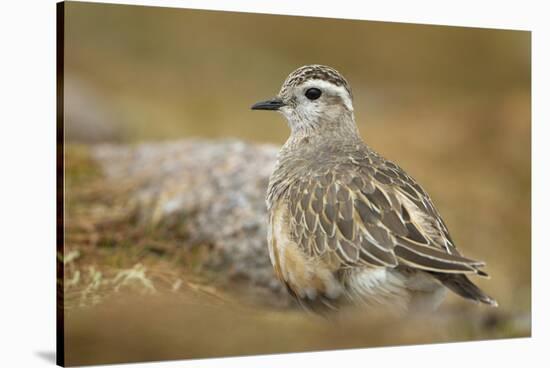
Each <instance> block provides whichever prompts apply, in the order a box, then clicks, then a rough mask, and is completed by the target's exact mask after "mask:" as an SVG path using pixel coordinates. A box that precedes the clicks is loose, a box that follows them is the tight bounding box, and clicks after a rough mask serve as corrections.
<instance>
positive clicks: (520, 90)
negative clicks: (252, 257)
mask: <svg viewBox="0 0 550 368" xmlns="http://www.w3.org/2000/svg"><path fill="white" fill-rule="evenodd" d="M65 14H66V18H65V86H66V94H65V113H66V126H65V128H66V139H67V140H66V142H67V143H68V145H67V147H68V150H67V160H68V165H69V166H68V169H69V170H77V171H78V170H80V171H82V170H81V168H78V169H75V168H76V167H77V166H78V165H88V164H89V163H88V161H87V160H86V159H85V158H84V159H83V158H82V157H83V156H85V154H82V152H83V150H84V151H85V149H86V147H87V146H88V145H89V144H92V143H98V142H104V141H109V142H118V143H130V144H134V143H138V142H144V141H158V140H171V139H180V138H186V137H207V138H227V137H235V138H239V139H243V140H246V141H250V142H268V143H274V144H277V145H280V144H282V143H283V142H284V141H285V139H286V138H287V136H288V133H289V132H288V128H287V126H286V123H285V122H284V120H283V118H282V117H281V116H280V115H278V114H268V113H258V112H252V111H250V109H249V107H250V106H251V105H252V104H253V103H254V102H256V101H258V100H262V99H265V98H269V97H271V96H274V95H275V94H276V93H277V92H278V90H279V88H280V86H281V84H282V82H283V80H284V79H285V78H286V76H287V75H288V74H289V73H290V72H291V71H293V70H294V69H295V68H297V67H299V66H301V65H304V64H311V63H319V64H325V65H330V66H333V67H334V68H336V69H337V70H339V71H340V72H342V73H343V74H344V76H345V77H346V78H347V80H348V81H349V82H350V84H351V86H352V89H353V93H354V106H355V115H356V120H357V123H358V126H359V130H360V132H361V134H362V136H363V138H364V139H365V141H366V142H367V143H368V144H369V145H370V146H372V147H373V148H374V149H375V150H377V151H378V152H380V153H381V154H382V155H383V156H385V157H387V158H389V159H391V160H394V161H396V162H398V163H399V164H400V165H401V166H402V167H404V168H405V169H406V170H407V171H408V172H409V173H410V174H411V175H412V176H414V177H415V178H416V179H417V180H418V181H419V182H420V183H422V185H423V186H424V187H425V188H426V189H427V191H428V192H430V193H431V196H432V198H433V199H434V200H435V202H436V204H437V206H438V208H439V210H440V212H441V213H442V215H443V216H444V218H445V220H446V222H447V224H448V226H449V228H450V229H451V232H452V233H453V238H454V240H455V242H456V243H457V245H458V247H459V248H460V249H461V250H463V252H464V253H465V254H466V255H468V256H469V257H471V258H476V259H483V260H486V261H487V264H488V268H487V271H488V272H489V273H490V274H491V276H492V279H491V280H479V282H478V283H479V284H480V286H482V288H484V289H485V290H487V291H488V292H489V293H490V294H491V295H492V296H494V297H495V298H496V299H497V300H499V303H500V304H501V308H499V310H500V312H498V313H501V314H502V315H505V316H506V317H509V316H513V318H516V319H518V318H519V319H520V320H522V321H524V320H526V321H527V322H526V324H523V325H522V326H523V327H521V328H518V327H513V328H512V327H510V325H509V324H508V325H506V328H505V329H504V330H502V331H498V332H495V333H492V334H486V333H480V334H477V333H473V332H472V333H470V332H468V333H466V334H464V333H458V334H454V335H453V334H451V336H446V338H444V339H443V340H445V339H453V338H454V339H460V338H468V336H469V337H471V338H487V337H506V336H529V335H530V308H531V302H530V301H531V262H530V259H531V232H530V223H531V220H530V213H531V204H530V201H531V189H530V188H531V179H530V178H531V167H530V152H531V141H530V135H531V127H530V121H531V95H530V89H531V57H530V55H531V34H530V33H529V32H525V31H509V30H494V29H476V28H461V27H445V26H429V25H413V24H400V23H389V22H370V21H356V20H336V19H320V18H309V17H295V16H275V15H260V14H245V13H232V12H213V11H200V10H185V9H171V8H154V7H143V6H121V5H106V4H91V3H71V2H69V3H67V4H66V13H65ZM75 162H76V163H75ZM71 165H72V166H71ZM80 171H79V172H80ZM69 176H70V173H69ZM69 179H70V177H69ZM78 185H79V186H85V185H86V184H83V182H78ZM72 188H75V187H74V186H73V187H71V186H69V188H68V192H67V196H70V195H71V190H73V189H72ZM77 190H78V189H74V191H75V192H76V191H77ZM74 213H75V214H74V216H78V211H77V212H74ZM70 215H71V214H70ZM70 245H71V244H66V246H70ZM95 259H96V260H97V259H99V260H100V261H99V262H98V263H101V256H98V258H95ZM454 303H460V302H459V301H455V302H454ZM458 305H462V304H458ZM157 307H158V306H157ZM76 313H88V312H76ZM205 313H206V312H205ZM214 314H216V315H217V313H214ZM76 316H78V314H77V315H76ZM71 318H72V317H71ZM74 318H75V319H76V320H78V317H74ZM90 318H92V317H90V316H89V315H85V316H82V318H81V319H80V323H79V322H75V324H74V325H73V326H75V327H74V329H75V330H74V331H76V332H74V334H76V335H73V336H80V337H82V339H84V340H82V341H83V342H82V344H81V345H78V344H76V343H75V346H76V345H78V346H79V347H74V349H73V350H74V351H75V352H76V351H78V352H79V354H81V355H80V357H83V356H86V354H85V352H84V351H85V348H84V346H85V343H86V341H87V340H86V338H85V336H86V334H87V332H86V326H87V325H86V323H87V322H86V321H87V320H89V319H90ZM98 318H99V317H98ZM124 318H129V317H127V316H124ZM292 318H298V317H296V316H293V317H292ZM510 318H512V317H510ZM277 321H279V320H277ZM263 322H265V321H263ZM271 322H273V321H271ZM271 322H269V323H271ZM170 323H172V322H170ZM265 323H267V322H265ZM269 323H268V324H269ZM278 324H279V322H276V323H274V325H278ZM300 326H301V327H303V326H302V325H300ZM69 327H70V326H69ZM264 327H265V326H264ZM272 327H273V326H271V328H272ZM348 327H349V326H348ZM143 328H146V327H143ZM266 328H268V327H266ZM289 328H290V327H289ZM291 331H292V329H291ZM308 331H309V333H313V332H312V330H311V329H310V330H308ZM291 335H293V336H294V334H293V333H291ZM277 336H279V335H277ZM283 336H286V335H285V334H283ZM431 336H433V335H429V334H428V337H426V338H425V339H424V340H422V339H420V340H414V339H413V340H406V341H404V342H405V343H407V342H410V341H416V342H429V341H442V340H441V339H439V340H438V339H437V338H435V340H430V337H431ZM332 337H333V336H332V335H331V338H332ZM237 340H238V339H237ZM74 341H81V340H78V339H77V338H75V340H74ZM308 341H309V340H308ZM331 341H333V340H331ZM361 341H362V340H360V339H359V340H357V342H355V340H354V343H355V344H356V346H366V345H368V344H367V343H366V342H365V344H364V345H362V344H361ZM393 341H395V343H399V342H403V339H402V336H401V338H395V339H394V340H392V336H386V337H385V338H381V339H380V340H379V343H390V344H391V343H392V342H393ZM302 343H303V341H302ZM354 343H351V345H353V344H354ZM270 344H271V346H272V350H269V349H268V351H267V352H270V351H273V352H274V351H285V346H286V345H285V346H282V347H281V346H279V345H277V344H278V343H277V342H275V341H273V342H270ZM297 344H298V345H292V346H297V347H298V348H297V349H298V350H300V348H303V349H307V348H308V347H312V346H313V347H314V348H315V347H320V348H327V347H332V346H334V347H339V346H342V344H343V343H342V342H340V343H338V344H336V345H330V344H325V343H324V342H323V343H320V344H319V345H315V344H313V345H308V344H305V345H306V346H303V345H301V343H297ZM370 344H371V345H376V343H370ZM344 345H345V344H344ZM351 345H350V346H351ZM78 349H81V350H78ZM82 349H84V350H82ZM287 349H291V348H287ZM115 350H116V349H115ZM138 350H139V349H138ZM168 350H169V349H168ZM191 350H192V349H191ZM291 350H292V349H291ZM198 351H201V350H200V349H199V350H198ZM253 351H254V350H253V349H252V351H249V350H246V349H245V350H244V351H241V350H239V349H236V350H235V349H233V350H231V349H230V348H228V350H227V351H226V350H223V349H222V350H221V353H220V354H231V353H232V352H233V353H234V352H237V353H251V352H253ZM255 351H258V352H262V351H263V350H262V349H257V350H255ZM264 352H265V351H264ZM75 354H76V353H75ZM113 354H114V353H113ZM206 354H207V353H206ZM213 354H215V353H213ZM191 355H192V354H191ZM199 355H200V354H199ZM207 355H208V354H207ZM167 356H168V357H171V355H170V354H168V355H167ZM147 357H149V356H147ZM153 357H155V356H154V355H153ZM163 357H164V356H163ZM75 359H76V358H75ZM82 359H84V360H83V361H86V360H85V358H82ZM106 359H107V358H106ZM107 360H108V359H107ZM77 361H78V360H77Z"/></svg>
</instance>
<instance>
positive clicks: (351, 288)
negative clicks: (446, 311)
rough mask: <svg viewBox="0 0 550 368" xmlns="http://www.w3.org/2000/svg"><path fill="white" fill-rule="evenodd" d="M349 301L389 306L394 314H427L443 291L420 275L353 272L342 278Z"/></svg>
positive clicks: (389, 270)
mask: <svg viewBox="0 0 550 368" xmlns="http://www.w3.org/2000/svg"><path fill="white" fill-rule="evenodd" d="M344 283H345V287H346V291H347V293H348V294H349V296H350V298H351V299H352V300H355V301H361V302H366V303H368V304H378V305H386V306H387V305H391V306H392V307H393V308H394V309H395V310H397V311H400V312H402V311H406V310H411V309H412V310H416V311H422V310H424V311H431V310H433V309H435V308H436V307H437V306H438V305H439V304H440V303H441V301H442V299H443V296H444V291H445V288H443V287H442V285H441V284H440V283H438V282H437V281H435V280H434V279H433V278H432V277H430V276H429V275H427V274H425V273H424V272H421V271H420V272H415V273H414V274H409V273H405V274H404V273H402V272H401V271H400V270H396V269H392V268H385V267H384V268H374V269H355V270H352V271H350V272H348V273H347V274H346V276H345V280H344Z"/></svg>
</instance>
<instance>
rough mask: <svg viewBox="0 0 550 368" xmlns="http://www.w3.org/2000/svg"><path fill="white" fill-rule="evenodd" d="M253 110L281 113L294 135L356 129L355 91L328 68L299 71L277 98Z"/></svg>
mask: <svg viewBox="0 0 550 368" xmlns="http://www.w3.org/2000/svg"><path fill="white" fill-rule="evenodd" d="M252 109H253V110H274V111H279V112H280V113H282V114H283V115H284V116H285V118H286V119H287V120H288V123H289V126H290V129H291V131H292V133H293V134H295V133H297V134H306V135H311V134H315V133H318V132H322V131H327V130H333V129H336V130H340V129H342V128H344V129H350V128H351V129H352V130H353V131H355V129H356V128H355V122H354V118H353V103H352V94H351V88H350V86H349V84H348V82H347V81H346V79H345V78H344V77H343V76H342V75H341V74H340V73H339V72H338V71H336V70H335V69H333V68H331V67H328V66H324V65H306V66H302V67H300V68H298V69H296V70H295V71H293V72H292V73H290V75H289V76H288V77H287V78H286V80H285V82H284V83H283V86H282V87H281V90H280V91H279V94H278V95H277V96H276V97H275V98H273V99H270V100H267V101H262V102H258V103H256V104H254V105H253V106H252Z"/></svg>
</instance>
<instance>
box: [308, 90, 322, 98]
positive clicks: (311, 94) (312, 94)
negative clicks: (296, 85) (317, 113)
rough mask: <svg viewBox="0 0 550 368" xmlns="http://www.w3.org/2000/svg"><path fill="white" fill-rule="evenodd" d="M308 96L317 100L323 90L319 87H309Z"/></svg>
mask: <svg viewBox="0 0 550 368" xmlns="http://www.w3.org/2000/svg"><path fill="white" fill-rule="evenodd" d="M306 97H307V98H309V99H310V100H316V99H318V98H319V97H321V90H320V89H319V88H309V89H308V90H307V91H306Z"/></svg>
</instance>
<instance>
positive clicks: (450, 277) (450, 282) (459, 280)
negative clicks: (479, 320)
mask: <svg viewBox="0 0 550 368" xmlns="http://www.w3.org/2000/svg"><path fill="white" fill-rule="evenodd" d="M431 274H432V275H433V276H434V277H435V278H436V279H438V280H439V281H441V283H442V284H443V285H445V286H446V287H447V288H449V289H450V290H451V291H453V292H455V293H456V294H458V295H460V296H461V297H463V298H466V299H470V300H473V301H476V302H481V303H485V304H489V305H490V306H492V307H498V303H497V301H496V300H495V299H493V298H491V297H490V296H489V295H487V294H485V292H483V290H481V289H480V288H478V287H477V286H476V285H475V284H474V283H473V282H471V281H470V279H468V277H466V276H465V275H462V274H449V273H438V272H431Z"/></svg>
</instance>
